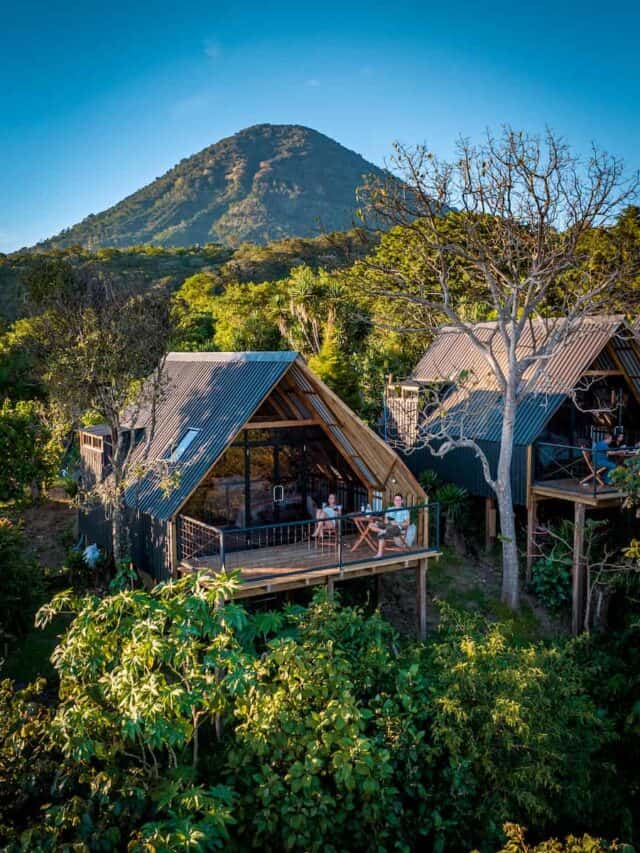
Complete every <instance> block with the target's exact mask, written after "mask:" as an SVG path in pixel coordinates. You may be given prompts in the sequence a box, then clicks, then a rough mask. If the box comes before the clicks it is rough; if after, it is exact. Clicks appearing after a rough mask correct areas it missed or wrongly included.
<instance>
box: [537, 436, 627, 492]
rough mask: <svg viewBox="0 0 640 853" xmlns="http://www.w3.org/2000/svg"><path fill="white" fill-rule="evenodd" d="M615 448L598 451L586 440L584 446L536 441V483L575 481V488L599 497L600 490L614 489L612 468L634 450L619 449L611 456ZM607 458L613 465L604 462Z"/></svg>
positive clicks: (621, 462) (622, 461)
mask: <svg viewBox="0 0 640 853" xmlns="http://www.w3.org/2000/svg"><path fill="white" fill-rule="evenodd" d="M615 450H616V448H615V447H610V448H609V450H601V449H598V450H596V449H595V448H594V447H592V446H590V445H589V444H588V443H587V442H586V441H585V442H584V444H583V445H581V446H576V445H571V444H552V443H551V442H544V441H541V442H537V443H536V444H535V445H534V460H533V482H534V485H535V484H544V483H560V482H561V481H564V480H566V481H572V482H573V483H575V484H577V485H576V486H575V488H577V487H578V485H579V486H580V488H581V489H582V490H583V491H584V492H585V494H590V495H591V496H592V497H593V498H596V497H597V495H598V494H600V493H601V492H603V491H606V490H612V489H613V487H612V486H611V485H610V484H609V473H610V471H611V470H613V468H614V467H615V466H616V465H617V464H623V463H624V459H625V458H626V457H628V456H632V455H633V454H634V453H635V451H633V450H625V449H623V448H620V449H619V453H618V455H609V453H611V452H612V451H613V453H614V454H615ZM604 460H607V461H610V462H611V463H612V467H611V468H608V467H607V465H603V461H604Z"/></svg>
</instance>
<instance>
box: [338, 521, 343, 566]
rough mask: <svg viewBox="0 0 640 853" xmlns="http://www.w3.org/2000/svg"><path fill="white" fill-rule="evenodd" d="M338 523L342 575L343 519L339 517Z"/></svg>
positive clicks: (339, 563)
mask: <svg viewBox="0 0 640 853" xmlns="http://www.w3.org/2000/svg"><path fill="white" fill-rule="evenodd" d="M337 522H338V568H339V569H340V574H341V575H342V537H343V534H344V530H343V526H342V518H341V517H340V516H338V517H337Z"/></svg>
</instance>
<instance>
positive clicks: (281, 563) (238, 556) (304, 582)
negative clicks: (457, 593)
mask: <svg viewBox="0 0 640 853" xmlns="http://www.w3.org/2000/svg"><path fill="white" fill-rule="evenodd" d="M354 541H355V538H349V539H347V538H345V541H344V543H343V555H342V567H339V566H338V552H337V548H336V547H335V543H330V544H329V543H319V544H318V545H317V546H316V544H315V543H314V542H298V543H295V544H292V545H280V546H271V547H264V548H252V549H249V550H246V551H231V552H229V553H227V555H226V559H225V568H226V570H227V572H229V571H233V570H239V571H240V581H241V583H242V589H243V593H244V594H247V593H249V592H250V591H252V590H253V591H254V592H255V590H256V588H263V587H268V588H269V591H270V590H271V589H273V590H275V589H282V588H295V587H301V586H308V585H310V584H314V583H323V582H325V581H326V579H327V578H329V577H336V576H338V575H339V576H341V577H347V576H348V577H357V576H361V575H363V574H378V573H380V572H389V571H396V570H397V569H401V568H409V567H410V566H415V565H417V563H418V561H419V560H422V559H425V558H427V557H435V556H438V552H436V551H435V550H433V549H429V548H423V549H417V548H416V549H414V550H411V551H406V550H400V549H397V548H389V549H388V550H387V551H386V552H385V554H384V556H383V557H382V558H381V559H377V558H376V556H375V554H374V553H373V552H372V550H371V549H370V548H369V547H368V546H366V545H364V544H363V545H361V546H360V547H359V548H358V549H357V550H356V551H351V547H352V545H353V542H354ZM180 570H181V572H183V573H185V572H192V571H199V572H205V573H211V574H215V573H216V572H218V571H220V560H219V557H217V556H213V557H197V558H192V559H189V560H183V561H182V563H181V566H180Z"/></svg>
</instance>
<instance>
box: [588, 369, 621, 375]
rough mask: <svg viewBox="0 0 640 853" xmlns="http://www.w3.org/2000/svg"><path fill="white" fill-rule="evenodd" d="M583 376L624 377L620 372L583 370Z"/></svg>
mask: <svg viewBox="0 0 640 853" xmlns="http://www.w3.org/2000/svg"><path fill="white" fill-rule="evenodd" d="M582 375H583V376H624V373H623V371H622V370H585V372H584V373H583V374H582Z"/></svg>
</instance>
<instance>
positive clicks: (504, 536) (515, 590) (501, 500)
mask: <svg viewBox="0 0 640 853" xmlns="http://www.w3.org/2000/svg"><path fill="white" fill-rule="evenodd" d="M509 386H510V387H508V388H507V392H506V393H505V401H504V415H503V421H502V435H501V438H500V457H499V459H498V476H497V478H496V498H497V501H498V513H499V515H500V541H501V544H502V595H501V598H502V601H503V602H504V603H505V604H506V605H508V606H509V607H510V608H511V609H512V610H517V608H518V606H519V604H520V567H519V564H518V543H517V541H516V519H515V512H514V509H513V495H512V491H511V460H512V457H513V431H514V426H515V420H516V401H515V394H514V391H513V388H514V387H515V383H514V382H513V380H511V381H509Z"/></svg>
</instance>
